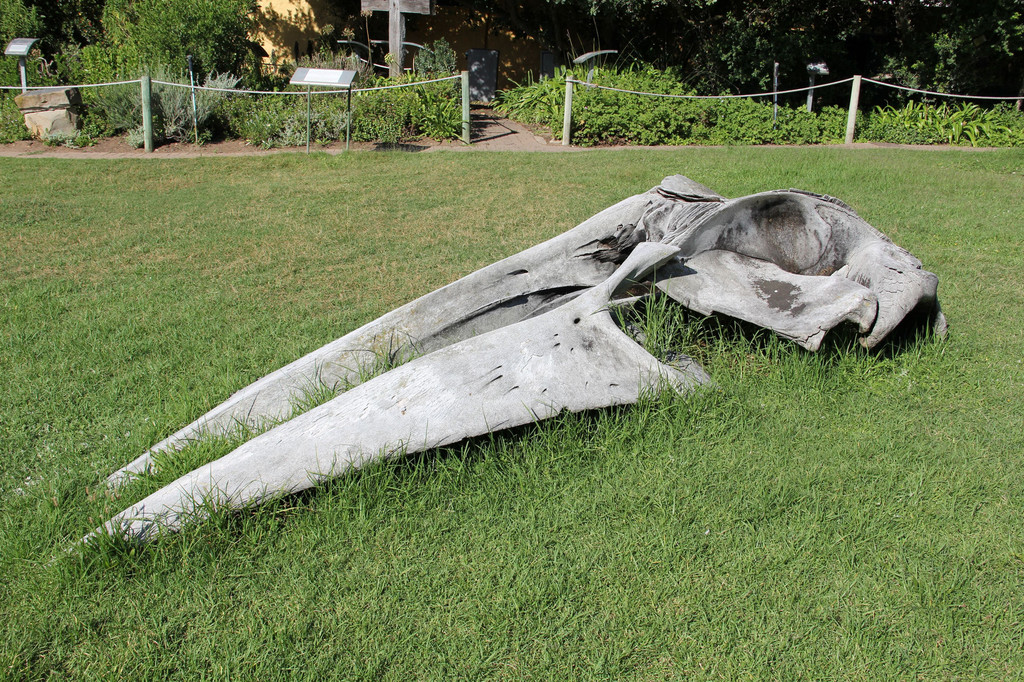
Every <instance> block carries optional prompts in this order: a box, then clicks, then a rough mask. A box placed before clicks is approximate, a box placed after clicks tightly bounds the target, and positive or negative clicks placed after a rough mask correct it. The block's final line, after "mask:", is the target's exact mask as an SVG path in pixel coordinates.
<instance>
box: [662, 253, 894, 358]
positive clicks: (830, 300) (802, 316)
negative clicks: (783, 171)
mask: <svg viewBox="0 0 1024 682" xmlns="http://www.w3.org/2000/svg"><path fill="white" fill-rule="evenodd" d="M657 286H658V288H659V289H661V290H662V291H664V292H665V293H667V294H668V295H669V296H671V297H672V298H673V299H675V300H676V301H678V302H680V303H681V304H682V305H683V306H685V307H686V308H689V309H690V310H694V311H696V312H698V313H700V314H702V315H711V314H714V313H722V314H725V315H729V316H731V317H735V318H738V319H741V320H744V321H746V322H752V323H754V324H756V325H759V326H761V327H767V328H770V329H772V330H773V331H774V332H775V333H776V334H778V335H779V336H781V337H783V338H786V339H790V340H791V341H793V342H795V343H797V344H799V345H801V346H803V347H804V348H806V349H808V350H817V349H818V348H819V347H820V346H821V341H822V339H823V338H824V337H825V333H826V332H828V331H829V330H830V329H832V328H834V327H836V326H837V325H838V324H840V323H841V322H843V321H850V322H853V323H855V324H856V325H857V326H858V328H859V329H860V331H861V332H867V331H868V330H869V329H870V328H871V324H872V323H873V322H874V321H875V317H876V314H877V311H878V300H877V298H876V297H875V295H874V294H873V293H871V290H870V289H868V288H867V287H864V286H862V285H860V284H857V283H856V282H854V281H851V280H848V279H843V278H841V277H835V276H832V277H811V276H807V275H794V274H792V273H790V272H786V271H785V270H783V269H782V268H780V267H778V266H777V265H775V264H774V263H769V262H767V261H762V260H757V259H755V258H751V257H749V256H741V255H739V254H737V253H733V252H731V251H718V250H712V251H705V252H703V253H701V254H698V255H697V256H694V257H693V258H691V259H690V260H688V261H687V262H686V264H685V265H681V264H678V265H677V264H670V265H668V266H666V267H664V268H662V269H661V270H659V271H658V278H657Z"/></svg>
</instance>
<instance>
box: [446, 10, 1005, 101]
mask: <svg viewBox="0 0 1024 682" xmlns="http://www.w3.org/2000/svg"><path fill="white" fill-rule="evenodd" d="M455 2H457V3H458V4H462V5H465V6H471V7H473V8H474V11H477V12H480V11H483V12H484V13H485V15H486V16H487V17H488V21H489V22H490V23H492V24H504V25H505V26H507V27H509V28H511V29H512V30H514V31H516V32H518V33H522V34H526V35H532V36H534V37H536V38H539V39H540V40H541V41H542V42H543V43H544V44H545V45H546V46H547V47H548V48H549V49H552V50H554V51H556V52H557V53H561V54H562V55H564V56H567V57H571V56H575V55H578V54H580V53H583V52H587V51H588V50H592V49H617V50H619V51H620V55H619V57H618V59H619V60H620V62H621V63H631V62H633V61H634V60H637V61H644V62H650V63H653V64H655V65H656V66H659V67H662V68H666V67H676V68H679V69H680V70H681V72H682V73H684V74H685V75H686V81H687V83H688V84H689V85H691V86H694V87H696V88H697V89H699V90H700V91H701V92H710V93H716V92H732V93H736V92H747V91H751V90H758V89H765V88H767V87H768V86H769V85H770V84H771V82H772V65H773V62H778V63H779V65H780V74H781V78H782V82H783V85H785V86H788V87H799V86H800V85H803V84H806V83H807V73H806V66H807V64H808V63H810V62H817V61H824V62H826V63H827V64H828V66H829V68H830V70H831V73H832V75H833V76H839V77H844V76H849V75H853V74H855V73H859V74H862V75H866V76H879V77H884V78H890V79H892V80H893V81H895V82H898V83H900V84H903V85H910V86H917V87H925V88H928V89H938V90H942V91H946V92H960V93H966V94H982V95H984V94H992V95H1013V94H1016V93H1018V92H1024V80H1022V79H1024V8H1022V5H1021V3H1020V0H970V1H968V0H942V1H937V0H858V1H857V2H848V1H847V0H754V1H748V0H527V1H526V2H515V3H513V2H511V1H510V0H493V1H492V2H487V3H480V2H478V1H477V0H455ZM893 99H896V98H893ZM832 103H838V102H832ZM875 103H877V102H873V103H869V105H872V104H875Z"/></svg>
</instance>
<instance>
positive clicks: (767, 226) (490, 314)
mask: <svg viewBox="0 0 1024 682" xmlns="http://www.w3.org/2000/svg"><path fill="white" fill-rule="evenodd" d="M643 242H664V243H669V244H674V245H677V246H679V247H680V249H681V254H682V256H684V257H685V258H686V259H688V262H687V265H686V266H680V265H678V263H677V264H673V265H670V266H669V267H667V268H665V269H663V271H662V272H659V273H658V275H657V279H658V282H659V286H661V287H662V288H663V290H665V291H666V292H667V293H669V295H670V296H673V297H674V298H676V299H677V300H679V301H680V302H681V303H682V304H683V305H686V306H689V307H691V308H692V309H694V310H696V311H699V312H702V313H705V314H708V313H711V312H721V313H724V314H727V315H731V316H734V317H737V318H740V319H743V320H746V321H749V322H753V323H755V324H758V325H762V326H764V327H766V328H769V329H773V330H775V331H777V332H778V333H779V334H780V335H782V336H784V337H786V338H790V339H793V340H794V341H796V342H797V343H800V344H801V345H803V346H804V347H806V348H809V349H812V350H813V349H816V348H817V347H818V345H819V344H820V343H821V339H822V337H823V336H824V334H825V332H827V331H828V330H829V329H832V328H833V327H834V326H836V325H837V324H840V323H841V322H843V321H844V320H848V321H851V322H853V323H855V324H856V325H857V326H858V328H859V329H860V331H861V332H862V334H864V336H863V337H862V339H861V342H862V343H863V344H864V345H865V346H866V347H869V348H870V347H874V346H875V345H877V344H878V343H879V342H880V341H881V340H882V339H884V338H885V337H886V336H887V335H888V334H889V333H890V332H891V331H892V330H893V329H894V328H895V327H896V326H897V325H898V324H899V323H900V321H902V320H903V319H904V317H905V316H907V315H908V314H909V313H911V312H912V311H914V310H924V311H925V312H928V313H929V314H930V315H931V316H932V318H933V319H934V325H935V329H936V331H937V332H939V333H943V332H944V330H945V319H944V318H943V316H942V313H941V310H940V309H939V306H938V301H937V299H936V286H937V278H936V277H935V275H933V274H932V273H930V272H927V271H925V270H922V269H921V263H920V261H918V260H917V259H915V258H914V257H913V256H912V255H910V254H909V253H908V252H906V251H904V250H903V249H900V248H899V247H897V246H895V245H894V244H892V242H890V241H889V240H888V239H887V238H886V237H885V236H884V235H882V234H881V233H880V232H878V231H877V230H875V229H874V228H873V227H871V226H870V225H868V224H867V223H866V222H864V221H863V220H862V219H861V218H860V217H859V216H857V215H856V213H854V212H853V210H852V209H850V208H849V207H848V206H846V205H845V204H843V203H842V202H840V201H838V200H835V199H832V198H831V197H828V196H823V195H816V194H811V193H807V192H801V191H799V190H790V191H788V192H787V191H778V192H766V193H763V194H755V195H752V196H749V197H744V198H740V199H735V200H726V199H725V198H724V197H722V196H720V195H718V194H716V193H715V192H713V191H711V190H710V189H708V188H707V187H705V186H703V185H701V184H699V183H697V182H694V181H692V180H690V179H688V178H684V177H682V176H678V175H677V176H671V177H668V178H665V180H663V181H662V184H661V185H659V186H658V187H655V188H654V189H652V190H650V191H648V192H646V193H644V194H639V195H636V196H633V197H630V198H628V199H625V200H624V201H622V202H619V203H618V204H616V205H615V206H612V207H611V208H608V209H606V210H604V211H602V212H601V213H599V214H597V215H596V216H594V217H592V218H590V219H589V220H587V221H585V222H584V223H582V224H580V225H579V226H577V227H575V228H573V229H572V230H569V231H568V232H566V233H564V234H562V235H559V236H558V237H555V238H553V239H551V240H549V241H547V242H544V243H543V244H539V245H537V246H535V247H533V248H530V249H527V250H526V251H523V252H521V253H519V254H516V255H515V256H512V257H510V258H506V259H505V260H502V261H499V262H498V263H495V264H493V265H490V266H487V267H485V268H483V269H481V270H478V271H477V272H474V273H472V274H471V275H468V276H467V277H464V278H462V279H460V280H458V281H457V282H453V283H452V284H449V285H447V286H445V287H442V288H441V289H438V290H437V291H435V292H432V293H430V294H427V295H426V296H423V297H421V298H419V299H417V300H415V301H413V302H411V303H408V304H406V305H404V306H402V307H400V308H398V309H396V310H394V311H392V312H390V313H388V314H386V315H384V316H383V317H381V318H379V319H377V320H374V321H373V322H370V323H369V324H367V325H365V326H363V327H361V328H359V329H357V330H355V331H353V332H351V333H350V334H347V335H345V336H343V337H341V338H340V339H337V340H336V341H333V342H331V343H329V344H327V345H326V346H324V347H322V348H320V349H318V350H316V351H314V352H312V353H310V354H308V355H306V356H304V357H302V358H300V359H298V360H296V361H295V362H293V363H291V364H289V365H287V366H285V367H283V368H281V369H279V370H277V371H275V372H273V373H271V374H269V375H267V376H265V377H264V378H262V379H260V380H259V381H257V382H255V383H254V384H252V385H250V386H248V387H246V388H244V389H242V390H240V391H238V392H237V393H235V394H233V395H232V396H231V397H229V398H228V399H227V400H226V401H225V402H224V403H222V404H221V405H219V406H217V407H215V408H214V409H213V410H211V411H210V412H208V413H207V414H205V415H203V416H202V417H200V418H199V419H197V420H196V421H194V422H192V423H191V424H189V425H188V426H186V427H184V428H183V429H181V430H179V431H178V432H176V433H174V434H172V435H171V436H169V437H168V438H166V439H164V440H163V441H161V442H160V443H157V444H156V445H154V446H153V447H152V448H150V450H149V451H147V452H146V453H144V454H143V455H142V456H140V457H139V458H137V459H136V460H134V461H133V462H131V463H130V464H128V465H127V466H125V467H124V468H122V469H120V470H118V471H117V472H115V473H114V474H112V475H111V476H110V478H109V479H108V480H109V482H110V483H111V484H112V485H116V484H118V483H120V482H123V481H124V480H126V479H128V478H131V477H133V476H135V475H138V474H140V473H144V472H146V471H148V470H150V469H151V467H152V465H153V459H152V458H153V455H154V454H155V453H159V452H162V451H167V450H174V449H179V448H181V447H183V446H184V445H186V444H188V443H189V442H191V441H193V440H195V439H198V438H202V437H203V436H204V435H206V434H223V433H228V432H230V431H231V430H232V429H233V428H235V427H236V426H237V425H238V424H247V425H250V426H258V425H259V424H261V423H263V422H266V421H269V420H279V419H283V418H285V417H287V416H288V415H289V413H290V412H291V410H292V405H293V404H294V403H295V402H297V401H298V400H299V399H300V398H301V397H302V396H303V395H304V393H306V392H307V391H308V390H309V389H310V388H311V387H315V386H317V385H319V384H326V385H328V386H337V385H346V384H349V383H357V382H358V381H359V376H360V367H361V366H365V365H369V364H372V363H373V361H374V358H375V357H377V356H379V355H380V354H382V353H386V354H390V355H394V356H395V357H396V358H400V359H401V358H407V357H410V356H411V355H413V354H415V353H417V352H418V353H430V352H432V351H436V350H438V349H442V348H445V347H447V346H449V345H451V344H453V343H457V342H459V341H462V340H464V339H468V338H471V337H473V336H474V335H478V334H483V333H486V332H489V331H491V330H494V329H500V328H502V327H504V326H507V325H510V324H515V323H517V322H520V321H522V320H525V319H528V318H529V317H530V316H533V315H538V314H541V313H543V312H545V311H549V310H553V309H557V308H558V306H560V305H563V304H565V303H566V302H567V301H569V300H572V298H573V297H575V296H578V295H579V294H580V292H582V291H585V290H586V289H588V288H589V287H592V286H594V285H596V284H598V283H599V282H601V281H602V280H604V279H605V278H606V277H608V276H609V274H610V273H611V272H612V271H613V270H614V269H615V267H616V265H617V264H620V263H622V262H623V261H624V260H625V259H626V257H627V256H628V255H629V254H630V253H631V251H632V250H633V249H634V248H635V247H636V246H637V245H638V244H641V243H643Z"/></svg>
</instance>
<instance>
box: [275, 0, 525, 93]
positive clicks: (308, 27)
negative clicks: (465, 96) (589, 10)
mask: <svg viewBox="0 0 1024 682" xmlns="http://www.w3.org/2000/svg"><path fill="white" fill-rule="evenodd" d="M259 7H260V14H259V17H258V19H257V25H258V26H259V30H258V35H257V39H258V40H259V42H260V44H261V45H262V46H263V49H264V50H266V51H267V54H268V55H271V56H272V57H273V56H276V57H277V59H278V61H291V60H293V59H294V50H295V44H296V42H297V43H298V45H299V52H300V54H305V53H306V52H307V49H308V46H309V45H310V44H314V45H315V43H316V41H318V40H319V39H320V36H321V32H322V30H323V28H324V26H326V25H328V24H330V25H332V26H334V27H335V28H340V27H344V26H350V27H352V28H353V29H354V31H355V39H356V40H358V41H360V42H366V21H365V19H364V18H363V17H360V16H359V15H355V16H350V17H341V16H338V15H337V14H335V13H334V12H333V11H332V10H331V9H330V7H329V3H328V2H325V1H324V0H259ZM376 14H380V15H381V18H382V17H383V14H384V13H383V12H379V13H376ZM376 23H379V24H381V25H385V24H384V22H383V21H381V20H379V19H378V21H377V22H376ZM385 26H386V25H385ZM379 33H380V35H373V36H371V37H372V38H374V39H386V38H387V30H386V27H385V28H384V29H380V30H379ZM438 38H444V39H445V40H447V41H448V42H449V44H451V46H452V49H453V50H455V54H456V55H457V56H458V60H459V61H458V68H459V69H464V68H466V51H467V50H470V49H476V48H480V49H487V50H497V51H498V62H499V66H498V88H504V87H507V86H508V85H509V81H510V80H511V81H517V82H518V81H522V80H525V78H526V75H527V73H528V72H532V73H533V75H534V76H537V73H538V70H539V68H540V53H541V49H542V48H541V45H540V43H538V42H537V41H536V40H534V39H533V38H527V37H516V36H515V35H513V34H512V33H511V32H509V31H507V30H502V29H496V28H494V27H493V26H492V25H491V22H490V21H489V20H488V18H487V17H486V16H484V15H481V14H479V13H475V12H471V11H470V10H466V9H463V8H461V7H438V8H437V11H436V13H435V14H434V15H432V16H426V15H416V14H407V15H406V40H408V41H411V42H414V43H420V44H422V45H426V44H429V43H432V42H433V41H435V40H437V39H438ZM376 61H383V57H382V56H378V57H376ZM405 65H406V66H411V65H412V59H411V57H407V58H406V63H405Z"/></svg>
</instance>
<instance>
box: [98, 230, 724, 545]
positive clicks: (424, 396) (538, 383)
mask: <svg viewBox="0 0 1024 682" xmlns="http://www.w3.org/2000/svg"><path fill="white" fill-rule="evenodd" d="M677 252H678V249H677V248H676V247H674V246H669V245H666V244H656V243H654V244H652V243H647V244H640V245H638V246H637V247H636V248H635V249H634V250H633V252H632V253H631V255H630V256H629V258H628V259H627V260H626V262H625V263H624V264H623V265H622V266H620V267H619V268H618V269H617V270H616V271H615V272H614V274H613V275H612V276H611V277H610V278H608V279H607V280H606V281H605V282H603V283H602V284H601V285H599V286H597V287H594V288H592V289H591V290H589V291H588V292H586V293H584V294H582V295H580V296H578V297H577V298H575V299H574V300H573V301H571V302H569V303H566V304H565V305H562V306H560V307H558V308H556V309H555V310H552V311H550V312H547V313H544V314H542V315H539V316H537V317H534V318H532V319H529V320H525V321H522V322H519V323H516V324H513V325H509V326H506V327H502V328H500V329H497V330H494V331H491V332H489V333H486V334H483V335H481V336H477V337H474V338H471V339H467V340H464V341H460V342H458V343H455V344H452V345H449V346H447V347H445V348H443V349H441V350H438V351H435V352H433V353H430V354H429V355H425V356H423V357H419V358H416V359H414V360H412V361H410V362H408V363H406V364H404V365H402V366H401V367H398V368H396V369H393V370H391V371H390V372H387V373H385V374H383V375H381V376H379V377H376V378H374V379H371V380H370V381H367V382H366V383H363V384H361V385H359V386H356V387H355V388H353V389H351V390H349V391H347V392H345V393H343V394H341V395H340V396H338V397H336V398H334V399H333V400H331V401H329V402H327V403H325V404H323V405H321V406H319V407H317V408H314V409H312V410H310V411H309V412H307V413H305V414H303V415H301V416H298V417H295V418H294V419H292V420H290V421H288V422H286V423H284V424H281V425H279V426H277V427H275V428H273V429H271V430H269V431H267V432H266V433H264V434H262V435H260V436H257V437H256V438H254V439H252V440H250V441H249V442H247V443H245V444H244V445H242V446H241V447H239V448H238V449H236V450H234V451H233V452H231V453H229V454H227V455H225V456H224V457H222V458H221V459H219V460H217V461H215V462H213V463H211V464H208V465H206V466H203V467H200V468H198V469H196V470H195V471H193V472H191V473H189V474H186V475H185V476H182V477H181V478H179V479H178V480H177V481H175V482H174V483H171V484H170V485H168V486H166V487H164V488H162V489H160V490H158V491H157V492H155V493H153V494H152V495H150V496H149V497H147V498H145V499H144V500H142V501H141V502H139V503H138V504H136V505H134V506H132V507H130V508H129V509H126V510H125V511H123V512H121V513H120V514H118V515H117V516H115V517H114V518H113V519H111V520H110V521H109V522H108V523H107V524H106V530H107V531H108V532H112V533H117V534H120V535H124V536H126V537H129V538H134V539H138V540H148V539H151V538H152V537H154V536H155V535H156V534H158V533H159V532H161V531H163V530H173V529H177V528H179V527H180V526H181V524H182V523H183V522H184V521H187V520H189V519H191V518H194V517H195V516H197V515H201V514H202V513H204V511H205V510H207V509H209V506H210V505H212V506H217V507H222V506H227V507H230V508H238V507H243V506H246V505H250V504H255V503H258V502H260V501H262V500H264V499H266V498H268V497H274V496H278V495H282V494H287V493H293V492H297V491H300V490H304V489H306V488H309V487H311V486H313V485H315V484H316V483H317V482H318V481H321V480H324V479H326V478H330V477H333V476H337V475H340V474H343V473H345V472H346V471H348V470H350V469H355V468H358V467H360V466H363V465H364V464H366V463H367V462H370V461H373V460H375V459H379V458H381V457H387V456H389V455H391V454H392V453H395V452H401V451H404V452H419V451H421V450H425V449H429V448H433V447H439V446H443V445H447V444H450V443H454V442H457V441H460V440H463V439H465V438H469V437H472V436H478V435H481V434H484V433H488V432H493V431H498V430H501V429H507V428H510V427H513V426H519V425H522V424H527V423H530V422H533V421H536V420H541V419H547V418H549V417H552V416H554V415H556V414H558V413H559V412H561V411H563V410H569V411H573V412H578V411H581V410H590V409H596V408H602V407H608V406H611V405H622V404H631V403H635V402H636V401H637V400H638V399H639V397H640V395H641V393H643V392H645V391H652V390H655V389H657V388H659V387H660V386H661V385H665V386H667V387H672V388H675V389H676V390H678V391H681V392H686V391H690V390H693V389H694V388H696V387H697V386H698V385H700V384H702V383H704V382H705V381H706V380H707V376H706V374H705V373H704V371H703V370H702V369H701V368H700V367H699V366H697V365H696V363H693V362H692V361H688V362H686V364H685V365H682V366H680V365H678V364H677V366H676V367H675V368H673V367H669V366H667V365H663V364H662V363H661V362H659V361H658V360H657V359H656V358H654V357H653V356H651V355H650V354H648V353H647V352H646V351H644V350H643V349H642V348H641V347H640V346H638V345H637V344H636V343H635V342H634V341H633V340H631V339H630V338H629V337H628V336H626V334H624V333H623V332H622V331H621V330H620V329H619V328H618V325H617V324H616V322H615V320H614V319H613V316H612V313H611V312H610V310H609V302H610V300H611V298H612V296H613V295H614V294H615V293H616V291H618V290H620V289H622V288H624V287H625V286H628V285H630V284H631V283H633V282H634V281H637V280H639V279H641V278H642V277H644V276H645V275H646V274H647V273H649V272H650V271H652V270H653V269H654V268H656V267H657V266H659V265H661V264H663V263H664V262H666V261H667V260H669V259H671V258H673V257H674V256H675V254H676V253H677Z"/></svg>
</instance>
